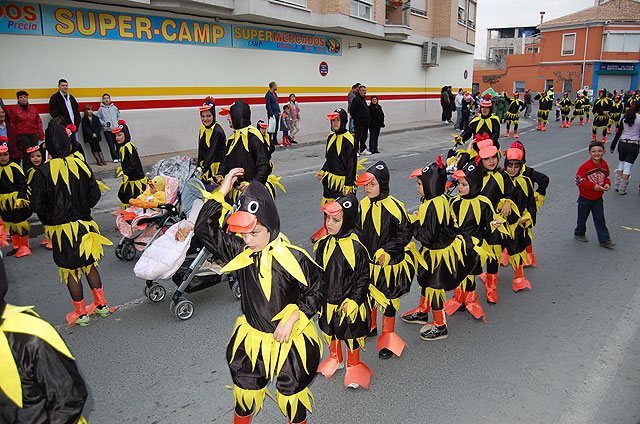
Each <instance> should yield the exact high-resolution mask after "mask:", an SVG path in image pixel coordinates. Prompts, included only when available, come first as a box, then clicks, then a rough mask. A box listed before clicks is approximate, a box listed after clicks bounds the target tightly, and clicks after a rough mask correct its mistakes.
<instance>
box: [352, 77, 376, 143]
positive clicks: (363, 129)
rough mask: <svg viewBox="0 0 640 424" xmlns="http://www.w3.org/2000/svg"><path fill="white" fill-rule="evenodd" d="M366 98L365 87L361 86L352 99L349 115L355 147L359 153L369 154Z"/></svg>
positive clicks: (368, 116) (368, 117)
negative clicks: (351, 120)
mask: <svg viewBox="0 0 640 424" xmlns="http://www.w3.org/2000/svg"><path fill="white" fill-rule="evenodd" d="M366 97H367V87H365V86H364V85H361V86H360V88H359V89H358V94H356V96H355V97H354V98H353V101H352V102H351V107H350V108H349V115H351V116H352V117H353V123H354V126H355V134H354V136H355V139H356V146H357V147H358V152H359V153H364V154H369V153H370V152H369V151H368V150H367V133H368V132H369V124H370V123H371V115H369V106H368V105H367V101H366V100H365V99H366Z"/></svg>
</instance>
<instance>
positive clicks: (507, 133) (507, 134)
mask: <svg viewBox="0 0 640 424" xmlns="http://www.w3.org/2000/svg"><path fill="white" fill-rule="evenodd" d="M504 136H505V137H506V138H509V130H507V132H506V133H505V134H504Z"/></svg>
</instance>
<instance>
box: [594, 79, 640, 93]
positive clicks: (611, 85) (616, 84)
mask: <svg viewBox="0 0 640 424" xmlns="http://www.w3.org/2000/svg"><path fill="white" fill-rule="evenodd" d="M631 77H632V75H600V76H599V78H598V90H601V89H603V88H606V89H607V90H608V91H613V90H618V91H620V90H625V91H626V90H630V89H631Z"/></svg>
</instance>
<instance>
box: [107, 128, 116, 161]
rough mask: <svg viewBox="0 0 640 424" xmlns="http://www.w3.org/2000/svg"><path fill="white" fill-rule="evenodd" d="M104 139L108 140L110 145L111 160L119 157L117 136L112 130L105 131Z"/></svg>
mask: <svg viewBox="0 0 640 424" xmlns="http://www.w3.org/2000/svg"><path fill="white" fill-rule="evenodd" d="M104 139H105V140H106V141H107V146H109V153H110V154H111V160H116V159H118V150H117V149H116V136H115V134H114V133H112V132H111V131H105V132H104Z"/></svg>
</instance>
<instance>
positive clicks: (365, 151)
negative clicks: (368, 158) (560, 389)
mask: <svg viewBox="0 0 640 424" xmlns="http://www.w3.org/2000/svg"><path fill="white" fill-rule="evenodd" d="M362 154H363V155H370V154H371V152H370V151H369V149H364V150H363V151H362Z"/></svg>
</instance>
